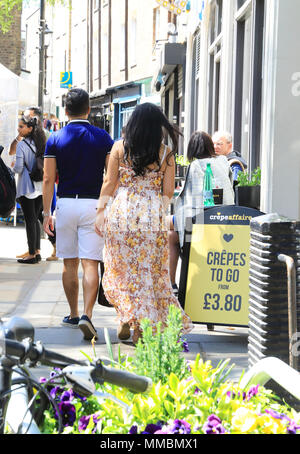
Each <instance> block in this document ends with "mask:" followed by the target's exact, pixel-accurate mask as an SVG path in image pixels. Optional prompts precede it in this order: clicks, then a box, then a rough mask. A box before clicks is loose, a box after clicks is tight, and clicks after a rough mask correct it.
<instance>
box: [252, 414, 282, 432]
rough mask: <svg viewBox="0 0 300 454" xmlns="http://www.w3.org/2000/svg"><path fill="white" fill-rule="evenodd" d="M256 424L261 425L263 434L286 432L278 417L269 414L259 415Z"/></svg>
mask: <svg viewBox="0 0 300 454" xmlns="http://www.w3.org/2000/svg"><path fill="white" fill-rule="evenodd" d="M258 424H259V425H260V426H261V428H262V432H263V433H264V434H283V433H286V425H285V424H284V423H283V422H282V421H281V420H280V419H275V418H273V417H272V416H271V415H269V414H264V415H261V416H259V417H258Z"/></svg>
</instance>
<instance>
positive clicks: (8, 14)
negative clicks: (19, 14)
mask: <svg viewBox="0 0 300 454" xmlns="http://www.w3.org/2000/svg"><path fill="white" fill-rule="evenodd" d="M67 1H68V0H46V2H47V3H48V4H49V5H51V6H54V5H55V4H56V3H61V4H63V5H65V4H66V2H67ZM30 2H31V0H24V5H29V4H30ZM22 5H23V0H1V1H0V31H1V32H2V33H7V32H9V30H10V29H11V26H12V24H13V22H14V13H15V12H16V11H19V10H20V9H21V8H22Z"/></svg>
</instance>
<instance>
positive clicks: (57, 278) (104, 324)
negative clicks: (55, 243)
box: [0, 222, 248, 381]
mask: <svg viewBox="0 0 300 454" xmlns="http://www.w3.org/2000/svg"><path fill="white" fill-rule="evenodd" d="M41 241H42V244H41V255H42V261H41V262H40V263H39V264H35V265H22V264H18V263H17V260H16V255H17V254H20V253H23V252H25V251H26V250H27V243H26V233H25V228H24V226H22V225H17V226H16V227H14V226H13V225H6V224H4V223H3V222H0V318H1V319H2V320H3V321H5V320H7V319H8V318H10V317H13V316H18V317H22V318H25V319H27V320H28V321H30V322H31V323H32V325H33V326H34V328H35V340H40V341H42V342H43V344H44V346H45V347H46V348H47V349H51V350H55V351H56V352H58V353H61V354H64V355H67V356H70V357H72V358H75V359H81V360H83V359H86V358H85V356H84V354H87V355H89V356H92V357H94V349H95V352H96V355H97V357H100V358H108V356H109V355H108V350H107V344H106V341H105V333H104V328H106V329H107V331H108V333H109V337H110V340H111V343H112V346H113V352H114V355H116V357H117V355H118V352H119V348H120V351H121V353H123V354H128V355H131V356H132V355H134V350H135V348H134V346H133V344H132V342H130V341H128V342H121V341H120V340H119V339H118V337H117V321H116V313H115V310H114V309H113V308H105V307H103V306H100V305H98V304H97V303H96V305H95V308H94V313H93V324H94V326H95V327H96V328H97V331H98V336H99V339H98V341H97V342H96V343H95V346H94V348H93V346H92V345H91V343H90V342H87V341H84V340H83V338H82V333H81V331H80V330H79V329H72V328H68V327H64V326H62V325H61V321H62V319H63V317H64V316H65V315H68V314H69V310H68V303H67V300H66V297H65V294H64V290H63V287H62V282H61V274H62V267H63V264H62V260H59V261H57V262H46V261H45V259H46V257H48V256H50V255H51V253H52V246H51V244H50V242H49V241H48V240H46V239H42V240H41ZM81 273H82V271H81V269H80V274H79V276H81ZM82 307H83V299H82V290H80V295H79V308H80V309H82ZM186 339H187V342H188V344H189V352H187V353H185V354H184V355H185V357H186V358H187V359H191V360H192V359H195V357H196V355H197V354H198V353H200V355H201V357H202V359H203V360H204V361H211V363H212V366H213V367H215V366H217V364H218V363H219V362H220V361H221V360H225V359H230V361H231V362H230V364H234V365H235V366H234V368H233V370H232V371H231V374H230V375H229V378H230V379H231V380H233V381H238V380H239V378H240V376H241V374H242V373H243V371H245V372H246V371H247V369H248V353H247V350H248V330H247V329H246V328H231V327H226V326H222V327H220V326H218V327H217V326H215V328H214V331H208V330H207V327H206V325H200V324H197V325H195V328H194V330H193V331H192V332H191V333H190V334H188V335H187V336H186Z"/></svg>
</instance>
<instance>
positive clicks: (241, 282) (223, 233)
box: [184, 206, 263, 326]
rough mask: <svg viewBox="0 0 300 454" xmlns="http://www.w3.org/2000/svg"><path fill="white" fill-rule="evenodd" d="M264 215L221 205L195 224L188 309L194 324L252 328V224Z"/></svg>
mask: <svg viewBox="0 0 300 454" xmlns="http://www.w3.org/2000/svg"><path fill="white" fill-rule="evenodd" d="M262 214H263V213H261V212H260V211H257V210H253V209H250V208H245V207H237V206H221V207H217V208H212V209H208V210H206V211H205V214H204V215H203V223H198V224H194V225H193V229H192V236H191V247H190V256H189V263H188V274H187V283H186V297H185V305H184V309H185V312H186V313H187V314H188V315H189V316H190V317H191V319H192V320H193V321H194V322H199V323H207V324H216V325H234V326H247V325H248V300H249V261H250V257H249V255H250V254H249V248H250V221H251V219H252V218H253V217H256V216H260V215H262Z"/></svg>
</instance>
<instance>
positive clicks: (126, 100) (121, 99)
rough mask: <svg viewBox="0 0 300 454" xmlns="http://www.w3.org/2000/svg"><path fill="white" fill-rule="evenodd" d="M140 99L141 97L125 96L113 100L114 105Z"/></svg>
mask: <svg viewBox="0 0 300 454" xmlns="http://www.w3.org/2000/svg"><path fill="white" fill-rule="evenodd" d="M139 99H141V95H135V96H125V97H124V98H115V99H114V100H113V103H114V104H125V103H128V102H133V101H138V100H139Z"/></svg>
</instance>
